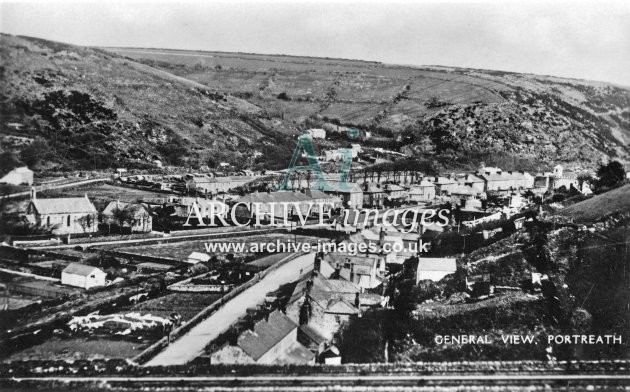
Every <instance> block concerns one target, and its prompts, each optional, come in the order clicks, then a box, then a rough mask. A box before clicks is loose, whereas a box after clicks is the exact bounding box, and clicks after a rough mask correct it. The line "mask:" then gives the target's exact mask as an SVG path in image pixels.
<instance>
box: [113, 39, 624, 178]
mask: <svg viewBox="0 0 630 392" xmlns="http://www.w3.org/2000/svg"><path fill="white" fill-rule="evenodd" d="M109 50H111V51H115V52H116V53H119V54H121V55H124V56H127V57H130V58H133V59H136V60H138V61H141V62H143V63H146V64H149V65H152V66H154V67H158V68H161V69H164V70H167V71H169V72H172V73H174V74H177V75H180V76H183V77H186V78H188V79H191V80H195V81H197V82H199V83H202V84H205V85H208V86H211V87H213V88H216V89H217V90H221V91H225V92H228V93H231V94H234V95H236V96H239V97H242V98H244V99H247V100H248V101H250V102H252V103H255V104H256V105H258V106H260V107H264V108H266V109H267V110H269V111H271V112H273V113H274V114H275V115H277V116H280V117H281V118H283V119H290V120H292V121H293V122H295V123H296V124H297V125H298V126H300V127H308V126H312V125H313V126H321V125H322V124H325V123H326V122H332V123H338V124H342V125H346V126H355V127H359V128H361V129H364V130H370V131H373V133H374V134H375V135H377V136H386V137H391V138H397V137H398V136H399V135H400V134H401V133H402V134H403V136H404V138H401V142H400V143H399V144H398V145H399V147H400V146H402V150H403V151H405V152H407V153H408V154H410V155H413V156H415V157H418V156H420V157H422V156H425V157H438V158H440V157H445V156H452V157H455V158H456V159H460V160H463V161H466V160H484V159H485V160H492V159H493V158H496V157H498V158H499V159H503V160H509V159H510V158H521V159H524V160H525V161H527V160H529V161H531V162H533V163H534V164H541V165H544V164H549V163H550V162H551V161H557V162H581V163H585V164H590V165H591V166H592V165H593V164H594V163H596V162H597V161H598V160H599V159H600V158H601V157H602V156H608V157H617V158H620V159H621V160H622V161H627V159H628V156H629V152H630V150H629V148H628V142H629V141H630V91H629V90H627V89H624V88H620V87H617V86H614V85H609V84H605V83H599V82H589V81H581V80H573V79H562V78H556V77H550V76H537V75H525V74H515V73H508V72H500V71H487V70H473V69H464V68H446V67H424V68H412V67H402V66H390V65H385V64H380V63H375V62H364V61H353V60H340V59H328V58H325V59H323V58H309V57H294V56H272V55H256V54H242V53H223V52H198V51H176V50H162V49H120V48H118V49H115V48H109ZM462 156H464V157H465V158H464V159H462V158H461V157H462Z"/></svg>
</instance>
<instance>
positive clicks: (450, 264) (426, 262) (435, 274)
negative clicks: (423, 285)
mask: <svg viewBox="0 0 630 392" xmlns="http://www.w3.org/2000/svg"><path fill="white" fill-rule="evenodd" d="M455 271H457V263H456V262H455V259H451V258H439V257H420V258H419V259H418V267H417V269H416V284H418V282H420V281H421V280H432V281H434V282H438V281H440V280H442V278H444V277H445V276H446V275H450V274H452V273H454V272H455Z"/></svg>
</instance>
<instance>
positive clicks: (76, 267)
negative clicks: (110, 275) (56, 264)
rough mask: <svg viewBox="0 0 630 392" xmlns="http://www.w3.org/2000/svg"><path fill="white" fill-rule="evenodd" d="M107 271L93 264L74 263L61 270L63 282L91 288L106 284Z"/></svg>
mask: <svg viewBox="0 0 630 392" xmlns="http://www.w3.org/2000/svg"><path fill="white" fill-rule="evenodd" d="M106 277H107V273H105V271H103V270H101V269H100V268H97V267H92V266H91V265H85V264H79V263H72V264H70V265H68V266H67V267H66V268H64V270H63V271H61V283H62V284H66V285H68V286H74V287H81V288H83V289H89V288H92V287H102V286H105V278H106Z"/></svg>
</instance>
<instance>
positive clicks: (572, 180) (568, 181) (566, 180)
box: [552, 165, 580, 190]
mask: <svg viewBox="0 0 630 392" xmlns="http://www.w3.org/2000/svg"><path fill="white" fill-rule="evenodd" d="M579 185H580V184H579V180H578V175H577V173H575V172H573V171H565V170H564V168H563V167H562V165H556V166H555V167H554V168H553V185H552V186H553V189H559V188H563V187H564V188H565V189H566V190H570V189H571V188H574V189H578V190H579V189H580V186H579Z"/></svg>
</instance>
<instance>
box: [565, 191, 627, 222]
mask: <svg viewBox="0 0 630 392" xmlns="http://www.w3.org/2000/svg"><path fill="white" fill-rule="evenodd" d="M628 211H630V184H627V185H624V186H622V187H621V188H618V189H613V190H612V191H609V192H606V193H603V194H601V195H597V196H593V197H592V198H590V199H588V200H584V201H581V202H579V203H576V204H573V205H571V206H569V207H567V208H565V209H564V210H562V211H561V212H560V214H561V215H563V216H567V217H571V218H573V219H574V220H575V221H577V222H589V221H594V220H597V219H601V218H603V217H606V216H608V215H611V214H615V213H619V212H628Z"/></svg>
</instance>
